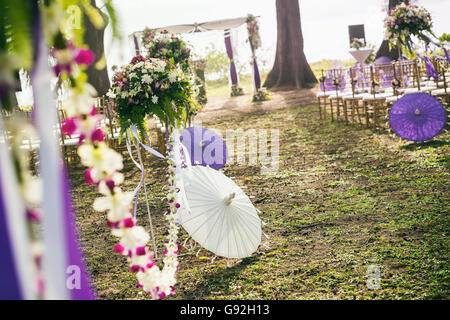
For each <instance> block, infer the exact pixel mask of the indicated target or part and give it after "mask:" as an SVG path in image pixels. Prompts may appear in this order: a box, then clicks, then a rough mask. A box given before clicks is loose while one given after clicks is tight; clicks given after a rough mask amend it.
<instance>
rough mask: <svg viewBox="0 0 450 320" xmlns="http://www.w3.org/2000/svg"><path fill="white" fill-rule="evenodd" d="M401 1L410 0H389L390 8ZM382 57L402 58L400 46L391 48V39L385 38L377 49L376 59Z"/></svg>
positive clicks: (407, 1)
mask: <svg viewBox="0 0 450 320" xmlns="http://www.w3.org/2000/svg"><path fill="white" fill-rule="evenodd" d="M401 2H406V3H409V0H389V5H388V10H391V9H392V8H395V7H396V6H397V5H398V4H399V3H401ZM380 57H388V58H389V59H391V60H398V59H399V58H400V56H399V50H398V47H394V48H392V49H391V50H389V40H383V42H382V43H381V46H380V48H379V49H378V51H377V54H376V56H375V59H378V58H380Z"/></svg>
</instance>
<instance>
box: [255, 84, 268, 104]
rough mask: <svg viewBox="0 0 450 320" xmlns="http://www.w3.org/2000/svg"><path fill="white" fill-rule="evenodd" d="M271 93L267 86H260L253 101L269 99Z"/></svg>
mask: <svg viewBox="0 0 450 320" xmlns="http://www.w3.org/2000/svg"><path fill="white" fill-rule="evenodd" d="M269 98H270V95H269V93H268V92H267V90H266V88H263V87H261V88H259V89H258V90H257V91H256V92H255V93H254V94H253V97H252V102H259V101H266V100H269Z"/></svg>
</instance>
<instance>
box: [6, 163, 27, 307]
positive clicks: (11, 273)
mask: <svg viewBox="0 0 450 320" xmlns="http://www.w3.org/2000/svg"><path fill="white" fill-rule="evenodd" d="M1 169H2V168H1V167H0V171H1ZM0 175H1V172H0ZM1 181H2V179H1V177H0V246H1V250H0V275H1V276H0V300H19V299H23V293H22V291H21V289H20V284H19V275H18V273H17V269H16V265H15V259H14V254H13V251H12V250H13V249H12V246H11V238H10V236H9V229H8V223H7V221H6V219H7V217H6V204H5V200H4V195H3V186H2V183H1ZM17 213H20V212H17Z"/></svg>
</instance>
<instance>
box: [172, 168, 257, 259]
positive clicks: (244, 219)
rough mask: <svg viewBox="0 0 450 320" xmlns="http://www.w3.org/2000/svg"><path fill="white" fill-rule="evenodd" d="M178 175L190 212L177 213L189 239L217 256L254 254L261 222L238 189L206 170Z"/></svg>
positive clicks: (196, 169)
mask: <svg viewBox="0 0 450 320" xmlns="http://www.w3.org/2000/svg"><path fill="white" fill-rule="evenodd" d="M182 175H183V183H184V189H185V193H186V199H187V201H188V203H189V208H190V211H188V210H181V212H180V216H179V217H180V222H181V224H182V226H183V228H184V229H185V230H186V231H187V232H188V233H189V235H190V236H191V237H192V238H193V239H194V240H195V241H197V242H198V243H199V244H200V245H201V246H203V247H204V248H206V249H207V250H209V251H211V252H213V253H215V254H216V255H218V256H223V257H227V258H245V257H248V256H250V255H251V254H252V253H253V252H255V251H256V249H258V246H259V244H260V242H261V233H262V231H261V220H260V219H259V216H258V214H257V212H256V209H255V207H254V206H253V204H252V203H251V201H250V199H249V198H248V197H247V195H246V194H245V193H244V192H243V191H242V190H241V188H239V186H237V185H236V183H234V182H233V180H231V179H230V178H228V177H226V176H225V175H224V174H223V173H221V172H220V171H217V170H214V169H212V168H210V167H203V166H192V167H191V166H189V167H188V168H185V169H183V170H182ZM183 207H184V206H183Z"/></svg>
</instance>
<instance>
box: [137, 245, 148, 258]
mask: <svg viewBox="0 0 450 320" xmlns="http://www.w3.org/2000/svg"><path fill="white" fill-rule="evenodd" d="M146 251H147V250H146V248H145V246H141V247H137V248H136V255H138V256H143V255H145V254H146Z"/></svg>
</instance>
